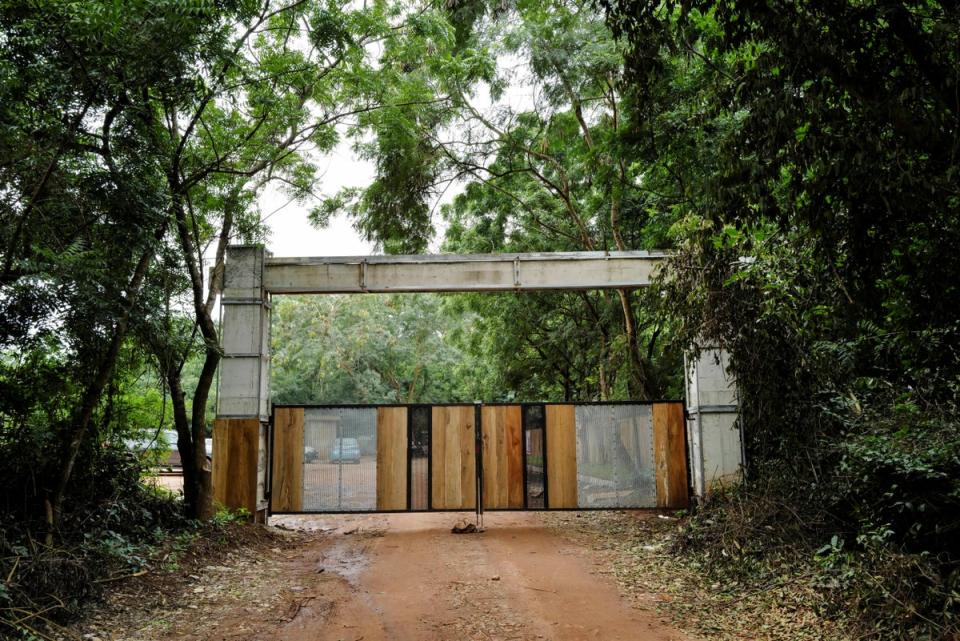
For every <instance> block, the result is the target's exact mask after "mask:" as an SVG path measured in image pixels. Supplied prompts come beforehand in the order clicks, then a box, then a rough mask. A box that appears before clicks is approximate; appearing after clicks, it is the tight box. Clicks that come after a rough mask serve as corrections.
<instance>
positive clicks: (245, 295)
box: [213, 245, 270, 514]
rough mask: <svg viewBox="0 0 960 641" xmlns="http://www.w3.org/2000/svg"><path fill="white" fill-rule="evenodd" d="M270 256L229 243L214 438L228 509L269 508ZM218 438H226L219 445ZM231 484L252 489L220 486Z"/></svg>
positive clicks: (219, 493)
mask: <svg viewBox="0 0 960 641" xmlns="http://www.w3.org/2000/svg"><path fill="white" fill-rule="evenodd" d="M267 255H269V254H268V252H267V251H266V250H265V249H264V248H263V247H262V246H259V245H235V246H230V247H228V248H227V255H226V261H225V266H224V267H225V269H224V274H223V296H222V298H221V305H222V310H223V318H222V323H223V325H222V328H221V337H222V339H221V340H222V348H223V361H222V362H221V364H220V384H219V389H218V394H217V429H215V436H214V439H215V442H214V448H215V453H214V459H213V465H214V494H215V495H216V497H217V499H218V500H220V501H221V502H222V503H223V504H224V505H226V506H227V507H229V508H241V507H242V508H245V509H247V510H249V511H250V512H251V513H253V514H257V513H258V512H260V511H261V510H264V509H266V505H267V503H266V491H265V490H266V470H267V464H266V463H267V460H266V456H267V433H268V421H269V418H270V417H269V414H270V408H269V389H270V299H269V296H268V294H267V292H266V290H265V289H264V284H263V272H264V260H265V258H266V256H267ZM251 419H256V421H257V422H258V424H259V430H258V433H257V437H256V439H255V440H254V439H252V438H251V435H250V433H249V426H250V424H251ZM241 432H243V437H242V438H240V434H241ZM218 436H219V437H220V438H221V440H226V441H227V442H226V443H223V442H221V443H216V438H217V437H218ZM235 436H236V437H237V438H234V437H235ZM224 437H225V439H224ZM239 450H243V451H242V452H240V451H239ZM250 450H255V451H250ZM217 454H222V456H221V457H218V456H217ZM218 458H220V459H221V460H218ZM240 461H246V463H242V462H240ZM253 461H256V469H247V468H249V467H251V466H252V465H253ZM218 465H219V466H220V470H219V472H220V473H219V474H218V473H217V466H218ZM227 466H229V472H227ZM241 468H242V469H241ZM253 477H255V479H256V480H255V483H254V479H253ZM218 479H219V481H218ZM227 483H229V484H231V485H234V484H238V483H241V484H242V485H243V487H244V488H249V490H244V491H238V490H237V488H235V487H231V488H227V487H217V485H218V484H219V485H226V484H227ZM233 503H236V505H234V504H233Z"/></svg>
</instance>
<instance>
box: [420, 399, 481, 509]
mask: <svg viewBox="0 0 960 641" xmlns="http://www.w3.org/2000/svg"><path fill="white" fill-rule="evenodd" d="M431 430H432V431H431V438H432V441H431V463H432V470H433V472H432V475H433V482H432V485H433V487H432V488H431V498H432V507H433V509H435V510H472V509H474V508H475V507H476V504H477V487H476V475H477V460H476V442H475V439H476V431H475V430H476V427H475V425H474V408H473V406H472V405H455V406H443V407H438V406H435V407H434V408H433V415H432V426H431Z"/></svg>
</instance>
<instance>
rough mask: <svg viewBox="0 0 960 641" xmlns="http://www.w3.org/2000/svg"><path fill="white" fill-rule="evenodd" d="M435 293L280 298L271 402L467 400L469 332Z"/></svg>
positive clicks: (470, 390)
mask: <svg viewBox="0 0 960 641" xmlns="http://www.w3.org/2000/svg"><path fill="white" fill-rule="evenodd" d="M472 324H473V322H472V318H471V317H470V316H469V315H463V316H461V315H456V314H447V313H445V312H444V310H443V309H442V304H441V298H440V297H439V296H435V295H391V296H324V297H303V298H299V297H283V298H280V299H278V300H277V304H276V306H275V307H274V312H273V332H272V339H273V375H272V377H271V384H272V387H273V389H272V391H271V395H272V398H273V400H274V402H276V403H418V402H424V403H428V402H444V401H468V402H469V401H473V400H474V399H475V398H480V397H477V396H475V394H474V392H475V389H476V388H475V387H474V385H475V384H474V382H473V378H474V376H473V374H474V372H473V368H472V367H471V366H470V364H469V359H467V358H466V357H465V355H464V354H463V353H462V352H461V351H460V350H459V349H457V347H455V345H454V344H453V343H452V341H451V337H452V335H453V334H454V333H459V332H467V333H472V331H473V330H472Z"/></svg>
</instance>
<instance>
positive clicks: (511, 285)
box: [263, 251, 667, 294]
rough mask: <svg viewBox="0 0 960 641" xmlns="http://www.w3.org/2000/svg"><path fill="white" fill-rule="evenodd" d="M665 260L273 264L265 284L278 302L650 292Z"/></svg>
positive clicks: (612, 256)
mask: <svg viewBox="0 0 960 641" xmlns="http://www.w3.org/2000/svg"><path fill="white" fill-rule="evenodd" d="M665 258H667V254H665V253H661V252H647V251H627V252H609V253H604V252H569V253H549V254H473V255H466V256H460V255H453V254H438V255H412V256H362V257H361V256H358V257H330V258H326V257H325V258H275V257H267V258H266V259H265V261H264V274H263V284H264V289H266V291H267V292H269V293H272V294H350V293H362V292H370V293H389V292H474V291H479V292H483V291H488V292H496V291H521V290H538V289H539V290H542V289H610V288H618V287H643V286H646V285H649V284H650V282H651V280H652V278H653V277H654V276H655V274H656V271H657V269H658V268H659V266H660V265H661V264H662V262H663V260H664V259H665Z"/></svg>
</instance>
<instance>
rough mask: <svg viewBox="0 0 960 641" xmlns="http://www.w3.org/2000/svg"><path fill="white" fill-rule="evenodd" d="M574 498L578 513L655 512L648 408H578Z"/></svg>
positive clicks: (651, 417)
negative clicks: (639, 509)
mask: <svg viewBox="0 0 960 641" xmlns="http://www.w3.org/2000/svg"><path fill="white" fill-rule="evenodd" d="M576 419H577V496H578V504H579V506H580V507H654V506H656V503H657V488H656V477H655V469H654V462H653V412H652V408H651V406H650V405H578V406H577V409H576Z"/></svg>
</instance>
